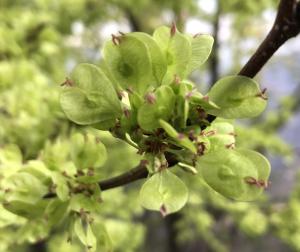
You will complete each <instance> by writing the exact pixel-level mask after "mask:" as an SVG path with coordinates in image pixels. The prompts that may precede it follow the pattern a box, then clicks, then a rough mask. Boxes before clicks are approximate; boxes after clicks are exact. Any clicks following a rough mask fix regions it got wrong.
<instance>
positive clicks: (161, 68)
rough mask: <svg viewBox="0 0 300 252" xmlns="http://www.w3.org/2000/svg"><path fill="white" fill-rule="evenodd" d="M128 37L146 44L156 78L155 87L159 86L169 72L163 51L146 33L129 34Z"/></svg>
mask: <svg viewBox="0 0 300 252" xmlns="http://www.w3.org/2000/svg"><path fill="white" fill-rule="evenodd" d="M127 36H133V37H135V38H137V39H139V40H140V41H142V42H143V43H144V45H145V46H146V47H147V49H148V51H149V53H150V59H151V64H152V72H153V73H152V74H153V76H154V78H155V85H153V86H159V85H160V84H161V81H162V79H163V77H164V75H165V73H166V72H167V61H166V58H165V55H164V54H163V52H162V50H161V49H160V47H159V46H158V44H157V43H156V41H155V40H154V39H153V38H152V37H151V36H149V35H148V34H146V33H143V32H133V33H129V34H128V35H127Z"/></svg>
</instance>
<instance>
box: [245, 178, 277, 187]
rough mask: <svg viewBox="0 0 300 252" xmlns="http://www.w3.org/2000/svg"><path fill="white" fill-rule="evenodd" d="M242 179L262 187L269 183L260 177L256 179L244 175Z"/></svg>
mask: <svg viewBox="0 0 300 252" xmlns="http://www.w3.org/2000/svg"><path fill="white" fill-rule="evenodd" d="M244 180H245V182H246V183H247V184H249V185H256V186H257V187H258V188H261V187H263V188H264V189H266V188H268V186H269V185H270V184H271V182H269V181H265V180H262V179H259V180H257V179H256V178H253V177H246V178H245V179H244Z"/></svg>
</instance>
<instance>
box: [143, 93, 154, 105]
mask: <svg viewBox="0 0 300 252" xmlns="http://www.w3.org/2000/svg"><path fill="white" fill-rule="evenodd" d="M144 98H145V101H146V102H147V103H148V104H155V102H156V96H155V94H154V93H152V92H149V93H147V94H146V95H145V97H144Z"/></svg>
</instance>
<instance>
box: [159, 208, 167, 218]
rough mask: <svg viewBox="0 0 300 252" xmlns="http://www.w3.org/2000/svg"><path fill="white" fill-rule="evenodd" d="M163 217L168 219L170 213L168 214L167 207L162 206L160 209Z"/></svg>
mask: <svg viewBox="0 0 300 252" xmlns="http://www.w3.org/2000/svg"><path fill="white" fill-rule="evenodd" d="M159 211H160V213H161V215H162V217H166V216H167V214H168V212H167V209H166V206H165V205H161V207H160V209H159Z"/></svg>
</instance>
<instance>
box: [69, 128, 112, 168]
mask: <svg viewBox="0 0 300 252" xmlns="http://www.w3.org/2000/svg"><path fill="white" fill-rule="evenodd" d="M71 141H72V146H71V157H72V160H73V162H74V163H75V165H76V168H77V169H87V168H91V167H92V168H96V167H100V166H102V165H103V164H104V163H105V161H106V159H107V152H106V148H105V146H104V144H103V143H101V142H100V141H99V140H98V139H97V138H96V137H95V136H93V135H92V134H85V135H83V134H80V133H75V134H73V135H72V137H71Z"/></svg>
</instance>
